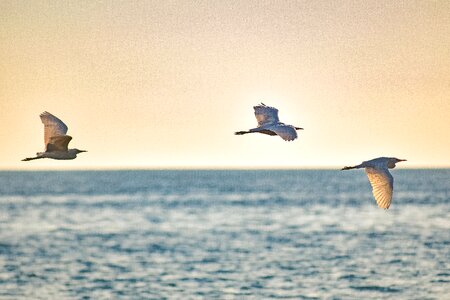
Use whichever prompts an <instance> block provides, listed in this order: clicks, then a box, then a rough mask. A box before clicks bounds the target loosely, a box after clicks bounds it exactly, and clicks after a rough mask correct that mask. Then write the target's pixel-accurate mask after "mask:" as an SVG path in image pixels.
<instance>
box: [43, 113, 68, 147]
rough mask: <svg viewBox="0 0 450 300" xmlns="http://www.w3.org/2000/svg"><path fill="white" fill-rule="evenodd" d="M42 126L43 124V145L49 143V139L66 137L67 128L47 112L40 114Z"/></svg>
mask: <svg viewBox="0 0 450 300" xmlns="http://www.w3.org/2000/svg"><path fill="white" fill-rule="evenodd" d="M40 117H41V121H42V124H44V144H45V146H46V147H47V145H48V144H49V143H50V138H51V137H53V136H59V135H66V133H67V126H66V124H64V122H63V121H61V120H60V119H58V118H57V117H55V116H54V115H52V114H51V113H49V112H46V111H45V112H43V113H42V114H40Z"/></svg>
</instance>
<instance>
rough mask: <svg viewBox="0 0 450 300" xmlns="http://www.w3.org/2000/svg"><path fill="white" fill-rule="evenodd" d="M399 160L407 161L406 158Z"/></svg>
mask: <svg viewBox="0 0 450 300" xmlns="http://www.w3.org/2000/svg"><path fill="white" fill-rule="evenodd" d="M398 161H407V160H406V159H399V160H398Z"/></svg>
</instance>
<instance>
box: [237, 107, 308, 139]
mask: <svg viewBox="0 0 450 300" xmlns="http://www.w3.org/2000/svg"><path fill="white" fill-rule="evenodd" d="M253 109H254V110H255V117H256V120H257V121H258V127H256V128H252V129H249V130H248V131H237V132H235V133H234V134H236V135H243V134H247V133H254V132H259V133H264V134H268V135H279V136H280V137H281V138H282V139H283V140H285V141H293V140H295V139H296V138H297V131H296V130H303V128H300V127H295V126H292V125H286V124H284V123H281V122H280V119H278V109H276V108H275V107H271V106H267V105H265V104H264V103H261V104H260V105H256V106H253Z"/></svg>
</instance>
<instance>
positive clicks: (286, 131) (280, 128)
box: [268, 124, 297, 141]
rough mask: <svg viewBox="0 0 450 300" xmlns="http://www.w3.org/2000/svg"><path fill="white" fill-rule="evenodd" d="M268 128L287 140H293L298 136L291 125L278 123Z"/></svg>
mask: <svg viewBox="0 0 450 300" xmlns="http://www.w3.org/2000/svg"><path fill="white" fill-rule="evenodd" d="M268 129H269V130H271V131H273V132H275V133H276V134H277V135H279V136H280V137H281V138H282V139H283V140H285V141H293V140H295V139H296V138H297V131H296V130H295V128H294V127H293V126H291V125H281V124H277V125H275V126H271V127H269V128H268Z"/></svg>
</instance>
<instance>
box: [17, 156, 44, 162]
mask: <svg viewBox="0 0 450 300" xmlns="http://www.w3.org/2000/svg"><path fill="white" fill-rule="evenodd" d="M40 158H43V157H40V156H36V157H27V158H24V159H22V161H29V160H33V159H40Z"/></svg>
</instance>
